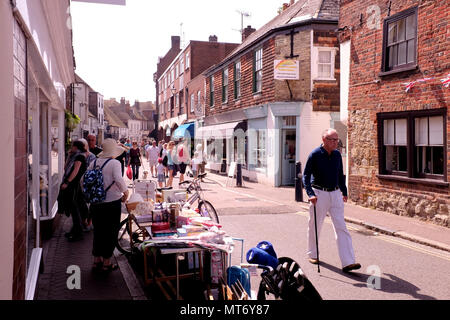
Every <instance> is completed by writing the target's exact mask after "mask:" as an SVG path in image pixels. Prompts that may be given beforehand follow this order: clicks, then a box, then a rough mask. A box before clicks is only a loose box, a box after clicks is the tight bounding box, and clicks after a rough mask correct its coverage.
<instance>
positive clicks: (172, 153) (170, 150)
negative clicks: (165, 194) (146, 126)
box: [166, 141, 176, 187]
mask: <svg viewBox="0 0 450 320" xmlns="http://www.w3.org/2000/svg"><path fill="white" fill-rule="evenodd" d="M174 149H175V142H173V141H170V142H169V144H168V146H167V155H166V156H167V169H168V171H169V180H168V181H167V187H172V183H173V177H174V175H175V174H176V172H175V170H176V169H175V162H174V158H175V157H176V150H174Z"/></svg>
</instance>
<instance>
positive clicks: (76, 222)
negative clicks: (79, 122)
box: [58, 140, 87, 241]
mask: <svg viewBox="0 0 450 320" xmlns="http://www.w3.org/2000/svg"><path fill="white" fill-rule="evenodd" d="M85 152H86V149H85V147H84V144H83V142H81V141H78V140H77V141H74V142H73V144H72V148H71V150H70V153H69V156H68V159H67V161H66V165H65V167H64V177H63V182H62V184H61V186H60V192H59V195H58V211H59V212H61V213H65V214H66V215H70V216H72V228H71V230H70V231H69V232H67V233H66V234H65V236H66V238H67V239H68V240H69V241H77V240H81V239H82V238H83V235H82V230H83V227H82V221H83V218H87V217H83V201H84V197H83V193H82V189H81V184H80V180H81V177H82V176H83V175H84V173H85V172H86V167H87V165H86V157H85V156H84V154H83V153H85ZM84 205H86V204H85V203H84Z"/></svg>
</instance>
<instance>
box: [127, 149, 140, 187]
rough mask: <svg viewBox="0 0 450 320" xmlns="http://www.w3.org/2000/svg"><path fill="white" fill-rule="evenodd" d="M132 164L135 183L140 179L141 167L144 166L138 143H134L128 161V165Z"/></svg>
mask: <svg viewBox="0 0 450 320" xmlns="http://www.w3.org/2000/svg"><path fill="white" fill-rule="evenodd" d="M130 164H131V170H133V181H134V180H137V179H139V167H140V166H141V165H142V157H141V150H140V149H139V147H138V143H137V142H136V141H133V143H132V147H131V149H130V157H129V159H128V165H130Z"/></svg>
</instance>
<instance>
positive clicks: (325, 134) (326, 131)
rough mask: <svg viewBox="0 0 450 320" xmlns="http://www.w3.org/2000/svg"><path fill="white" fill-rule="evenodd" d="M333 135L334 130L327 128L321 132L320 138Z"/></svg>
mask: <svg viewBox="0 0 450 320" xmlns="http://www.w3.org/2000/svg"><path fill="white" fill-rule="evenodd" d="M333 133H337V131H336V129H333V128H328V129H326V130H324V131H323V132H322V138H325V137H327V136H329V135H331V134H333Z"/></svg>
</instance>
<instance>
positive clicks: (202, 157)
mask: <svg viewBox="0 0 450 320" xmlns="http://www.w3.org/2000/svg"><path fill="white" fill-rule="evenodd" d="M195 151H196V152H197V153H198V158H199V160H200V164H199V166H198V170H199V173H200V174H203V173H205V172H206V163H207V162H206V154H205V153H204V152H203V146H202V144H201V143H199V144H197V146H196V147H195ZM201 181H202V182H203V179H201Z"/></svg>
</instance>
